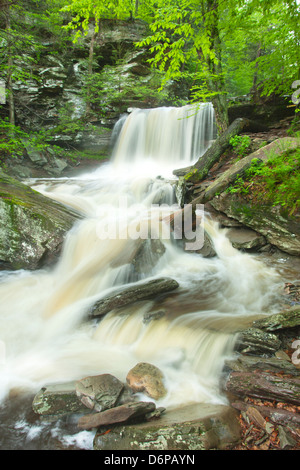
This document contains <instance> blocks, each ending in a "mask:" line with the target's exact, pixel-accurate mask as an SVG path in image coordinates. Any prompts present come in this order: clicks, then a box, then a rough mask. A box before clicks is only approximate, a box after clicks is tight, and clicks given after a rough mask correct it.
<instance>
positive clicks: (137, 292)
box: [90, 278, 179, 317]
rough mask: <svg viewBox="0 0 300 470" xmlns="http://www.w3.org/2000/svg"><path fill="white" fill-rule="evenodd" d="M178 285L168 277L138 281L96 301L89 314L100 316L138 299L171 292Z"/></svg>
mask: <svg viewBox="0 0 300 470" xmlns="http://www.w3.org/2000/svg"><path fill="white" fill-rule="evenodd" d="M178 287H179V284H178V282H177V281H175V280H173V279H170V278H160V279H152V280H150V281H147V282H144V283H138V284H135V285H133V286H130V287H128V288H125V289H118V290H117V291H115V293H113V294H111V295H110V296H107V297H105V298H103V299H100V300H99V301H98V302H96V304H95V305H94V306H93V307H92V309H91V311H90V314H91V315H92V316H93V317H98V316H102V315H105V314H106V313H108V312H109V311H111V310H113V309H116V308H120V307H124V306H126V305H129V304H131V303H133V302H136V301H138V300H145V299H149V298H152V297H155V296H158V295H160V294H164V293H167V292H171V291H173V290H175V289H177V288H178Z"/></svg>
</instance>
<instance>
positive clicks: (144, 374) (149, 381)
mask: <svg viewBox="0 0 300 470" xmlns="http://www.w3.org/2000/svg"><path fill="white" fill-rule="evenodd" d="M126 381H127V383H128V385H129V387H130V388H131V389H132V390H133V391H134V392H135V393H138V392H141V393H145V394H146V395H148V396H149V397H151V398H153V399H154V400H159V399H160V398H163V397H164V396H165V395H166V393H167V390H166V388H165V386H164V383H163V381H164V376H163V374H162V372H161V371H160V370H159V369H158V367H156V366H154V365H153V364H148V363H146V362H140V363H138V364H137V365H136V366H134V367H133V368H132V369H131V370H130V371H129V372H128V374H127V377H126Z"/></svg>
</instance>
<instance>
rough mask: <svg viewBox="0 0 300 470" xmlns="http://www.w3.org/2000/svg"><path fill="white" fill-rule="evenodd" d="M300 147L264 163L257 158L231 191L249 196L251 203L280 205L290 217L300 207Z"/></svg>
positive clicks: (239, 177)
mask: <svg viewBox="0 0 300 470" xmlns="http://www.w3.org/2000/svg"><path fill="white" fill-rule="evenodd" d="M299 169H300V148H297V149H296V150H289V151H286V152H283V153H282V154H281V155H274V156H272V155H270V157H269V158H268V160H267V161H266V162H265V163H262V162H261V161H260V160H258V159H254V160H253V161H252V164H251V166H250V168H249V169H248V170H246V171H245V174H244V175H243V176H241V175H238V177H237V179H236V180H235V182H234V184H232V185H231V186H230V187H229V188H228V190H227V191H228V192H230V193H239V194H244V195H249V197H250V198H251V200H252V201H254V202H256V203H259V202H267V203H270V204H272V205H273V206H277V205H279V206H281V207H282V208H283V209H284V210H285V211H286V212H287V213H288V214H289V215H293V214H294V213H295V212H297V211H298V210H299V207H300V172H299Z"/></svg>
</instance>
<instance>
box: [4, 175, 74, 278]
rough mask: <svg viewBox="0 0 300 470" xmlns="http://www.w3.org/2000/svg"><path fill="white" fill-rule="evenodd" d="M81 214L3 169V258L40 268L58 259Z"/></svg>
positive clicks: (17, 265) (19, 265)
mask: <svg viewBox="0 0 300 470" xmlns="http://www.w3.org/2000/svg"><path fill="white" fill-rule="evenodd" d="M79 219H80V216H79V215H78V214H77V213H76V212H75V211H73V210H71V209H69V208H67V207H65V206H64V205H62V204H60V203H58V202H56V201H54V200H51V199H50V198H47V197H46V196H43V195H42V194H40V193H38V192H36V191H34V190H33V189H31V188H30V187H28V186H27V185H25V184H22V183H20V182H19V181H17V180H15V179H13V178H11V177H10V176H8V175H6V174H4V173H2V172H0V262H1V263H4V264H5V263H6V264H9V265H10V266H11V267H12V269H38V268H41V267H43V266H46V265H49V264H51V263H53V262H55V261H56V260H57V257H58V255H59V254H60V252H61V248H62V245H63V241H64V238H65V235H66V233H67V232H68V231H69V230H70V229H71V228H72V226H73V225H74V224H75V222H76V221H78V220H79Z"/></svg>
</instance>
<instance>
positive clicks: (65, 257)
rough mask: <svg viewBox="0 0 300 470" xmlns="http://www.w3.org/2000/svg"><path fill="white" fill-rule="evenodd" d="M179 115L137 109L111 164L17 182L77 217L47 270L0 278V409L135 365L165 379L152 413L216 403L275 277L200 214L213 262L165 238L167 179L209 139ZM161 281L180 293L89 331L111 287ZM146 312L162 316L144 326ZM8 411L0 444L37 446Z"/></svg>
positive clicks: (202, 117) (207, 125)
mask: <svg viewBox="0 0 300 470" xmlns="http://www.w3.org/2000/svg"><path fill="white" fill-rule="evenodd" d="M187 111H188V108H183V109H176V108H162V109H156V110H148V111H141V110H136V111H134V112H133V113H132V114H131V115H130V116H129V117H127V118H122V119H121V120H120V122H119V124H118V132H117V136H116V142H115V147H114V152H113V158H112V160H111V162H110V163H108V164H105V165H102V166H101V167H100V168H99V169H98V170H97V171H94V172H93V173H91V174H84V175H81V176H80V177H76V178H67V179H56V180H55V179H44V180H41V181H30V182H29V183H28V184H30V185H31V186H33V187H34V189H36V190H38V191H40V192H41V193H43V194H46V195H47V196H48V197H51V198H53V199H55V200H57V201H60V202H62V203H64V204H66V205H68V206H70V207H72V208H75V209H76V210H78V211H79V212H80V213H81V214H82V215H83V216H84V217H83V219H82V221H80V222H78V223H77V224H75V226H74V228H73V229H72V230H71V231H70V232H69V233H68V234H67V237H66V240H65V244H64V247H63V252H62V254H61V258H60V260H59V262H58V263H57V264H56V266H54V267H53V268H51V269H44V270H40V271H37V272H26V271H23V270H22V271H18V272H14V273H8V272H3V273H2V274H1V278H0V279H1V282H0V298H1V312H0V332H1V333H0V340H1V345H2V357H1V364H0V367H1V371H0V399H1V401H2V402H3V403H6V405H5V406H6V409H7V406H8V405H7V398H8V397H12V396H17V397H18V400H20V399H21V398H22V396H26V394H27V393H29V394H34V393H36V392H37V391H38V390H39V388H40V387H41V386H43V385H45V384H49V383H55V382H64V381H70V380H76V379H80V378H82V377H85V376H87V375H96V374H101V373H111V374H114V375H115V376H117V377H118V378H119V379H121V380H123V381H125V380H126V375H127V372H128V371H129V369H130V368H132V367H133V366H134V365H135V364H136V363H137V362H140V361H145V362H150V363H153V364H155V365H157V366H158V367H159V368H160V369H161V370H162V371H163V373H164V375H165V381H166V386H167V390H168V394H167V396H166V397H165V398H164V399H163V400H161V402H159V405H163V406H167V407H174V406H180V405H183V404H187V403H192V402H209V403H225V402H226V398H225V397H224V396H223V395H222V394H221V393H220V391H219V378H220V374H221V371H222V367H223V364H224V359H225V358H226V357H230V356H231V355H232V352H233V347H234V343H235V340H236V331H237V330H238V329H239V327H240V326H241V325H244V324H247V322H249V319H251V318H252V317H253V316H256V315H257V314H260V313H263V312H268V311H272V306H274V305H273V303H272V302H273V299H274V295H276V291H277V286H278V282H279V279H278V274H277V273H276V271H275V270H273V269H272V268H270V267H267V266H266V265H265V264H263V263H262V262H261V261H259V260H258V259H256V258H255V257H253V256H250V255H247V254H244V253H241V252H239V251H237V250H236V249H234V248H233V247H232V246H231V244H230V242H229V241H228V239H227V237H226V231H224V230H220V229H219V227H218V226H217V224H216V223H214V222H213V221H212V220H211V219H210V217H209V214H205V218H204V226H205V230H207V232H208V233H209V235H210V236H211V238H212V240H213V243H214V248H215V251H216V256H215V257H213V258H204V257H202V256H201V255H200V254H198V253H196V252H187V251H185V250H184V248H183V247H182V244H180V243H178V242H176V240H173V239H172V236H168V232H167V231H166V230H165V229H166V225H165V220H168V217H167V215H166V213H165V211H166V208H167V207H169V206H170V205H171V206H172V208H173V209H174V210H176V198H175V191H174V179H173V178H172V170H173V169H174V168H176V167H178V165H180V166H184V165H186V164H190V163H191V162H193V161H194V160H195V159H196V158H197V157H198V156H199V155H201V154H203V152H204V151H205V149H206V148H207V147H208V146H209V145H210V144H211V140H212V139H213V138H214V122H213V110H212V107H211V106H210V105H205V106H202V107H201V109H200V111H199V112H197V113H196V112H193V111H189V113H190V117H188V118H186V116H187ZM158 204H160V206H159V205H158ZM153 207H155V211H153ZM152 217H155V218H156V219H155V220H156V221H157V220H158V221H159V225H158V226H157V225H156V227H158V232H159V233H160V234H162V235H161V236H162V242H163V243H164V246H165V252H164V254H163V255H162V256H161V258H160V259H159V260H158V262H157V263H156V264H155V265H154V267H153V268H152V269H150V265H149V264H147V263H148V262H149V260H150V259H151V252H150V251H149V253H148V256H145V265H144V268H145V269H144V270H142V271H139V272H137V271H136V270H135V269H134V267H133V265H132V264H131V263H130V255H131V253H133V252H134V249H135V246H136V244H137V243H139V240H138V235H139V233H140V232H139V230H140V229H141V227H143V226H144V225H146V227H149V220H150V221H151V220H152V219H151V218H152ZM116 227H117V228H118V231H117V234H118V236H117V237H115V236H114V235H115V229H116ZM167 228H168V225H167ZM134 235H136V236H134ZM169 235H170V234H169ZM163 276H166V277H171V278H173V279H176V280H177V281H178V283H179V286H180V287H179V289H178V290H176V291H174V292H172V293H169V294H168V295H165V296H162V297H160V298H159V299H154V300H152V301H144V302H139V303H137V304H134V305H132V306H129V307H127V308H123V309H122V310H121V311H113V312H110V313H109V314H107V315H106V316H105V317H104V318H103V319H102V320H101V321H100V322H90V321H88V318H87V312H88V309H89V307H90V306H92V305H93V304H94V302H95V301H96V300H98V299H99V298H101V297H103V296H105V295H106V294H108V293H110V292H111V291H112V290H113V289H114V288H116V287H117V286H119V287H120V286H125V285H129V284H132V283H133V282H141V281H145V280H146V279H147V278H153V277H163ZM157 310H163V311H164V316H162V317H161V318H159V319H156V320H153V321H151V322H145V315H147V314H149V313H151V312H155V311H157ZM20 397H21V398H20ZM16 410H18V413H19V414H18V419H17V418H16V417H14V418H12V414H10V418H9V419H8V420H7V422H3V424H2V425H1V430H0V442H1V435H2V436H3V435H4V434H5V432H6V431H5V427H6V426H7V427H8V428H9V429H10V430H13V433H14V435H15V436H16V435H17V436H18V435H19V436H20V440H21V442H23V441H22V439H23V440H24V442H25V441H26V442H27V443H28V442H29V441H30V440H31V437H30V436H34V438H35V439H39V436H40V435H41V434H43V433H44V430H43V428H42V427H41V426H42V425H39V426H37V427H36V426H35V425H34V424H31V425H30V423H28V420H27V421H26V419H25V418H24V417H23V418H22V413H21V412H20V409H19V408H16ZM15 419H17V421H14V420H15ZM43 426H46V425H45V424H44V425H43ZM56 432H57V433H58V434H60V436H63V437H61V439H63V438H64V439H66V436H67V434H68V432H67V430H64V431H62V430H59V429H58V428H55V429H54V430H53V429H51V433H52V437H53V435H54V437H55V433H56ZM18 433H19V434H18ZM24 436H25V438H24ZM32 439H33V438H32ZM70 439H71V442H72V438H70ZM74 439H75V438H74ZM78 439H79V440H80V439H83V441H84V443H83V444H82V443H81V444H80V443H79V444H78V442H77V446H79V448H80V447H82V446H83V447H84V446H88V445H89V444H86V442H88V443H89V437H87V435H84V436H83V435H82V434H80V436H79V437H78ZM75 440H76V439H75ZM4 442H6V441H5V440H4ZM5 445H7V444H4V446H5ZM10 445H11V446H12V447H15V448H19V447H20V445H23V444H20V442H19V443H18V444H17V443H13V444H10ZM24 445H25V444H24ZM66 445H67V446H68V445H71V444H66ZM40 446H42V448H43V446H44V448H45V446H46V444H45V443H43V444H40ZM29 448H30V445H29Z"/></svg>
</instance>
